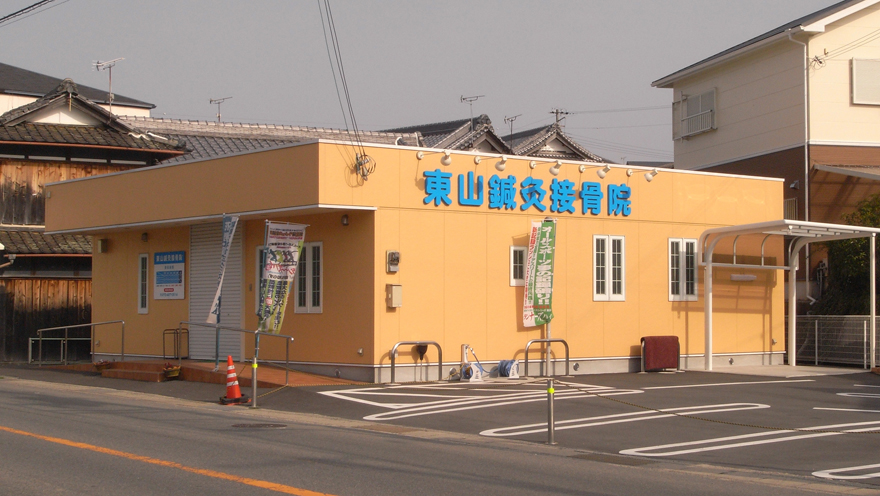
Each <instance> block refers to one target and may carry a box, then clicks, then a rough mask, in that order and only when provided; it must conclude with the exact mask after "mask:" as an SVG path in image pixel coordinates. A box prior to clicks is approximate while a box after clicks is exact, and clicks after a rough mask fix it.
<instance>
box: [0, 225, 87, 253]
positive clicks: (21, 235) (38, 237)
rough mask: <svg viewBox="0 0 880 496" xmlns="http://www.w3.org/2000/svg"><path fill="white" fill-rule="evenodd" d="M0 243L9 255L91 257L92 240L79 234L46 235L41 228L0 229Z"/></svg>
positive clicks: (6, 227)
mask: <svg viewBox="0 0 880 496" xmlns="http://www.w3.org/2000/svg"><path fill="white" fill-rule="evenodd" d="M0 243H2V244H3V246H4V247H5V250H6V253H7V254H10V255H91V254H92V238H91V237H90V236H84V235H81V234H46V233H44V232H43V228H42V227H39V228H33V227H31V228H28V227H17V226H15V227H12V226H2V227H0Z"/></svg>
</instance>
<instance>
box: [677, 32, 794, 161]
mask: <svg viewBox="0 0 880 496" xmlns="http://www.w3.org/2000/svg"><path fill="white" fill-rule="evenodd" d="M802 54H803V48H802V47H801V45H797V44H795V43H792V42H789V41H787V40H786V41H780V42H777V43H775V44H773V45H770V46H768V47H765V48H762V49H760V50H757V51H755V52H753V53H751V54H748V55H746V56H743V57H739V58H737V59H735V60H732V61H730V62H726V63H723V64H720V65H718V66H715V67H712V68H710V69H707V70H705V71H702V72H700V73H699V74H697V75H695V76H692V77H689V78H686V79H683V80H681V81H676V82H675V84H674V87H673V101H676V102H678V101H681V99H682V96H683V95H685V96H686V95H698V94H700V93H703V92H705V91H709V90H711V89H713V88H714V89H715V110H716V111H715V125H716V129H715V130H712V131H708V132H705V133H702V134H698V135H694V136H690V137H687V138H683V139H676V140H675V144H674V152H675V167H676V168H679V169H699V168H702V167H706V166H710V165H714V164H719V163H724V162H729V161H732V160H736V159H742V158H746V157H751V156H755V155H758V154H763V153H769V152H772V151H780V150H784V149H787V148H791V147H794V146H797V145H798V144H803V139H804V94H803V85H804V78H803V61H802V60H803V58H802ZM678 119H680V115H674V116H673V121H674V122H673V127H674V128H678V126H680V123H679V122H678Z"/></svg>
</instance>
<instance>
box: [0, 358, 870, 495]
mask: <svg viewBox="0 0 880 496" xmlns="http://www.w3.org/2000/svg"><path fill="white" fill-rule="evenodd" d="M0 375H2V376H4V377H5V379H3V380H0V394H2V395H3V396H2V397H3V398H4V401H3V402H2V403H0V446H2V447H3V448H2V449H0V464H2V465H0V466H2V467H3V469H2V470H0V488H2V490H0V493H7V494H47V493H52V494H83V493H86V492H88V493H90V494H168V493H185V494H207V493H209V492H210V493H211V494H218V495H224V494H233V493H235V494H240V493H241V491H248V493H249V494H276V493H287V494H309V493H308V491H315V492H318V493H327V494H339V495H348V494H413V493H419V494H470V493H474V494H667V493H673V492H674V493H676V494H708V493H712V494H751V493H756V492H758V491H773V493H774V494H804V493H811V492H813V493H829V494H841V493H842V494H880V474H878V475H877V476H876V477H875V476H873V475H872V474H873V473H875V472H880V453H878V450H877V448H878V447H880V434H869V433H845V432H846V431H852V430H859V429H871V430H877V431H880V376H876V375H872V374H853V375H844V376H823V377H810V378H790V379H786V378H768V377H754V376H736V375H726V374H709V373H693V372H688V373H681V374H662V375H661V374H611V375H598V376H579V377H577V378H567V379H560V381H561V382H557V384H556V386H557V387H556V392H555V394H554V397H555V401H554V407H555V418H556V429H557V430H556V435H555V439H556V441H557V442H558V445H557V446H547V445H546V444H545V441H546V440H547V433H546V419H547V393H546V382H544V381H540V382H531V383H527V382H513V381H506V382H502V383H484V384H459V383H453V384H426V385H404V386H398V387H388V386H384V387H378V386H375V387H373V386H371V387H334V388H326V387H325V388H296V389H293V388H286V389H282V390H279V391H274V392H273V391H270V390H261V391H260V393H261V394H264V396H262V397H261V398H260V399H259V402H260V406H261V408H260V409H258V410H253V409H249V408H247V407H221V406H219V405H217V404H215V402H216V399H217V398H218V397H219V396H220V395H222V394H223V391H222V387H219V386H217V385H208V384H196V383H185V382H168V383H160V384H153V383H137V382H133V381H123V380H113V379H103V378H101V377H99V376H95V375H92V374H71V373H62V372H52V371H46V370H34V369H32V368H28V367H18V368H8V367H0ZM872 465H876V466H872ZM851 467H863V468H857V469H851ZM828 477H834V478H835V479H829V478H828ZM842 477H847V478H846V479H842ZM851 477H861V478H858V479H852V478H851Z"/></svg>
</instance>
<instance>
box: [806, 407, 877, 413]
mask: <svg viewBox="0 0 880 496" xmlns="http://www.w3.org/2000/svg"><path fill="white" fill-rule="evenodd" d="M813 410H831V411H833V412H862V413H880V410H862V409H860V408H823V407H820V406H814V407H813Z"/></svg>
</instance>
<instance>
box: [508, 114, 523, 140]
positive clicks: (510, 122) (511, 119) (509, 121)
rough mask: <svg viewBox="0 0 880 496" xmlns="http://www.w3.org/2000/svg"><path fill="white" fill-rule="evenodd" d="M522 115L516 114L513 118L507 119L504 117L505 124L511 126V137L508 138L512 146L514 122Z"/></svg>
mask: <svg viewBox="0 0 880 496" xmlns="http://www.w3.org/2000/svg"><path fill="white" fill-rule="evenodd" d="M521 115H522V114H516V115H515V116H513V117H507V116H506V115H505V116H504V122H505V124H510V136H508V138H507V140H508V141H510V146H513V121H515V120H516V118H517V117H519V116H521Z"/></svg>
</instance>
